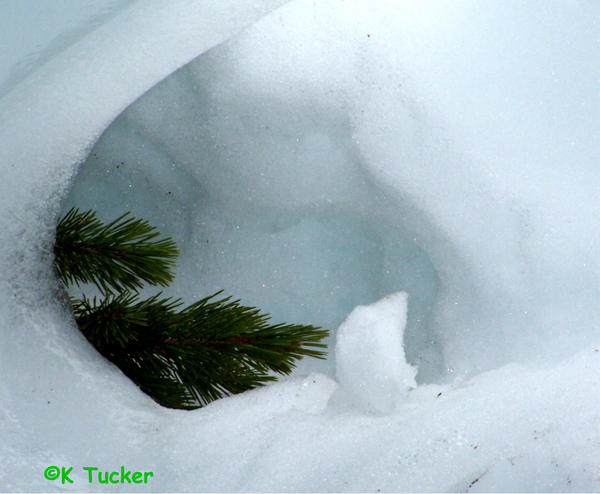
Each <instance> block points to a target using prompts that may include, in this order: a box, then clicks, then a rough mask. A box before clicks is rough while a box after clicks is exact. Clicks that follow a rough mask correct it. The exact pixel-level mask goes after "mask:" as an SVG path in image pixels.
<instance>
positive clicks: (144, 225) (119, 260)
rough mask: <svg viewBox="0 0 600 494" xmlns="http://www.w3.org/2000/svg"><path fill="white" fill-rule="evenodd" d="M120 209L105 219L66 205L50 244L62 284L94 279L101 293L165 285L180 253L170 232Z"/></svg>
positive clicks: (91, 281) (92, 280) (171, 275)
mask: <svg viewBox="0 0 600 494" xmlns="http://www.w3.org/2000/svg"><path fill="white" fill-rule="evenodd" d="M129 215H130V213H125V214H124V215H122V216H120V217H119V218H117V219H116V220H114V221H112V222H111V223H109V224H107V225H104V224H103V223H102V222H101V221H100V220H98V219H97V218H96V213H95V212H93V211H85V212H82V213H80V212H79V210H78V209H76V208H73V209H71V210H70V211H69V212H68V213H67V214H66V215H65V216H64V217H63V218H62V219H61V221H60V222H59V224H58V227H57V231H56V241H55V245H54V255H55V266H56V270H57V273H58V277H59V278H60V279H61V280H62V281H63V283H64V284H65V285H70V284H72V283H75V284H76V285H78V286H79V283H94V284H95V285H96V286H97V287H98V288H99V289H100V290H101V291H102V293H104V294H110V293H113V290H116V291H118V292H121V291H125V290H135V289H139V288H142V287H143V283H142V281H145V282H147V283H150V284H152V285H162V286H167V285H168V284H169V283H170V282H171V281H173V274H172V273H171V268H173V267H174V266H175V259H176V258H177V255H178V254H179V250H178V249H177V245H176V244H175V242H174V241H173V240H172V239H171V238H165V239H162V240H155V238H156V237H157V236H159V235H160V233H159V232H157V231H156V230H155V228H154V227H152V226H150V224H149V223H148V222H146V221H144V220H138V219H135V218H134V217H129Z"/></svg>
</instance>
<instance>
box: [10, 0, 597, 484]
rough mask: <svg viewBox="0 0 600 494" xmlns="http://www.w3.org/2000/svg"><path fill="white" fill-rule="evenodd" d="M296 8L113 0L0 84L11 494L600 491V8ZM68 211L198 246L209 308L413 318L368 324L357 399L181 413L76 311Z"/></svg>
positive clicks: (279, 390) (344, 383) (298, 392)
mask: <svg viewBox="0 0 600 494" xmlns="http://www.w3.org/2000/svg"><path fill="white" fill-rule="evenodd" d="M281 3H283V2H278V1H263V2H244V1H231V2H224V1H222V0H220V1H216V0H215V1H214V2H213V1H207V0H203V1H202V2H200V1H193V0H177V1H175V0H169V1H166V0H153V1H147V2H143V5H142V4H141V3H140V2H136V3H132V4H131V5H129V4H128V3H127V2H123V3H119V2H114V3H112V4H111V8H112V7H114V10H111V9H108V10H107V11H106V12H108V11H110V15H109V14H107V15H106V16H105V17H102V16H101V17H99V18H98V22H97V23H101V25H100V26H99V27H97V28H95V29H93V30H92V29H91V28H92V27H95V26H96V24H97V23H92V22H89V16H88V15H87V14H86V13H85V12H83V11H82V12H80V13H81V16H78V14H73V16H72V17H69V19H80V21H77V22H80V24H79V26H75V27H74V26H73V25H70V24H69V22H71V21H67V20H65V24H64V25H60V22H57V24H56V25H55V26H54V28H53V31H52V32H53V33H54V32H55V33H56V34H57V35H60V33H63V34H64V33H67V32H70V33H75V32H76V33H78V34H77V36H70V35H65V37H64V38H62V40H63V41H62V42H59V43H56V42H55V43H52V42H47V41H43V43H45V44H46V45H47V46H50V48H47V46H46V48H45V50H46V51H44V50H42V52H43V53H45V54H46V55H41V56H40V57H38V58H37V59H38V61H39V63H36V64H34V66H32V67H31V68H30V69H31V70H30V73H29V75H28V76H27V77H25V78H23V77H24V75H25V72H26V71H25V72H23V71H21V72H19V70H18V69H15V70H16V72H15V70H13V69H14V68H13V67H8V68H7V67H2V70H3V71H2V72H0V74H9V73H11V70H12V73H13V74H15V73H18V74H21V76H22V78H21V79H19V77H16V76H15V77H13V78H12V79H6V80H5V81H3V84H4V85H3V86H2V87H4V88H7V89H6V91H7V92H6V93H5V94H3V95H2V97H1V98H0V114H1V115H2V118H1V119H0V144H1V145H0V167H1V169H2V177H3V180H2V182H1V183H0V204H1V207H2V211H3V212H4V213H5V214H3V215H2V216H1V220H0V221H2V224H1V227H0V232H1V234H0V235H1V237H0V238H1V241H0V270H1V272H2V273H3V276H2V277H1V278H0V306H1V307H2V310H0V331H1V332H2V333H1V334H2V345H1V346H0V348H1V350H0V351H1V359H0V375H2V382H1V384H0V437H2V438H3V441H2V442H0V455H1V457H2V458H4V459H5V461H4V463H3V465H2V466H1V467H0V489H2V490H29V491H31V490H53V489H56V490H57V489H62V488H64V487H65V486H62V485H60V484H57V483H52V482H50V481H48V480H45V479H44V477H43V472H44V469H45V468H46V467H47V466H49V465H64V466H73V467H74V473H73V475H72V478H73V479H74V480H75V484H73V485H72V486H66V487H71V488H74V489H77V490H99V489H100V490H101V489H102V488H103V486H102V485H98V484H95V485H94V484H88V483H87V480H86V478H87V476H86V475H84V472H82V470H81V467H82V466H88V465H95V466H98V467H99V468H101V469H105V470H116V469H118V468H119V467H120V466H121V465H126V466H127V468H130V469H137V470H152V471H153V472H154V473H155V476H154V478H153V480H152V483H151V484H150V489H151V490H155V491H160V490H170V491H173V490H210V491H219V490H229V491H230V490H277V491H311V490H321V491H329V490H334V491H335V490H339V491H357V490H369V491H377V490H378V489H380V490H396V491H398V490H438V491H441V490H452V491H477V490H482V491H492V490H504V491H507V490H517V491H533V490H535V491H539V490H547V491H548V490H552V491H571V490H572V491H583V490H585V491H589V490H600V481H599V480H598V478H599V472H598V462H597V458H598V457H600V432H599V431H598V427H597V424H598V423H599V420H600V412H599V411H598V406H597V378H598V375H600V354H599V353H598V337H597V331H598V326H599V324H598V318H599V311H598V307H599V302H600V296H599V295H600V294H599V290H600V284H599V283H598V280H599V275H600V273H599V270H600V254H599V252H600V250H599V247H600V241H599V240H600V238H599V236H600V233H599V232H600V228H599V227H600V208H599V207H598V206H599V205H598V199H597V198H598V192H599V190H598V185H597V184H598V183H599V179H600V177H599V176H598V175H599V172H598V168H597V163H598V158H599V157H600V156H599V153H598V149H599V145H598V140H597V139H595V136H596V135H597V131H598V127H599V114H598V112H599V110H598V93H597V84H598V81H599V80H600V66H598V64H597V60H598V55H599V53H598V50H599V47H598V44H597V38H598V24H597V22H598V18H599V15H600V11H599V9H600V7H599V6H598V4H597V3H596V2H592V1H590V2H586V1H582V2H579V3H577V4H574V3H566V2H564V3H563V2H556V3H553V4H548V3H547V2H542V1H539V2H537V1H533V2H527V3H526V4H525V3H522V2H500V1H498V2H487V3H485V4H483V3H481V2H475V1H471V2H470V1H464V2H442V1H437V2H419V3H414V4H413V3H408V2H406V3H400V2H384V1H381V2H379V1H377V2H373V1H358V0H357V1H345V2H343V1H331V2H323V3H316V2H310V1H306V0H303V1H293V2H290V3H288V4H286V5H285V6H283V7H281V8H279V9H277V10H274V9H275V8H276V7H278V6H279V5H280V4H281ZM7 5H9V4H7ZM102 5H105V6H108V5H109V4H108V3H103V2H98V4H97V6H98V9H99V10H98V12H101V11H102ZM7 12H8V10H2V7H0V15H8V14H7ZM269 12H270V13H269ZM267 14H268V15H267ZM262 16H265V17H264V18H262V19H261V20H258V19H260V18H261V17H262ZM250 25H251V27H249V28H247V29H246V30H244V31H243V32H242V33H240V30H241V29H242V28H243V27H244V26H250ZM30 29H31V31H34V30H35V26H34V25H30ZM88 30H89V32H87V31H88ZM28 39H29V40H30V46H34V45H35V41H33V40H35V36H34V35H33V33H32V34H31V36H30V37H29V38H28ZM220 43H221V44H220ZM67 44H68V45H69V46H68V47H67V48H65V49H64V50H62V51H61V49H62V47H63V46H66V45H67ZM20 56H21V55H19V54H17V55H14V57H13V58H18V57H20ZM44 57H46V58H44ZM194 57H197V58H195V60H194V61H193V62H192V63H190V64H189V65H186V66H185V67H183V68H181V69H180V70H177V69H178V68H179V67H181V66H182V65H183V64H185V63H187V62H188V61H190V60H192V59H193V58H194ZM42 60H43V61H44V62H45V63H41V62H42ZM10 63H16V64H18V63H23V60H22V59H19V60H18V61H13V62H10ZM170 74H171V75H170ZM167 76H169V77H167ZM163 79H164V80H163ZM7 81H8V82H7ZM160 81H162V82H160ZM153 86H154V87H153ZM151 87H153V89H152V90H150V91H148V90H149V89H150V88H151ZM138 98H139V100H138ZM136 100H138V101H136ZM132 103H133V104H132ZM130 105H131V106H130ZM126 108H127V109H126ZM111 122H112V124H111ZM101 135H102V136H101ZM79 164H81V166H80V168H79V170H80V173H79V175H78V176H77V177H75V179H74V181H73V182H71V178H72V175H73V172H74V171H75V170H77V167H78V165H79ZM71 186H72V187H71ZM70 189H72V190H70ZM73 203H75V204H78V205H80V206H82V207H87V206H88V205H89V206H91V207H97V208H98V209H99V210H100V212H101V214H102V215H103V216H107V217H109V216H114V215H115V214H119V213H121V212H122V211H123V210H125V209H131V210H132V211H134V213H136V214H138V215H139V216H142V217H144V218H146V219H148V220H150V221H151V222H152V223H154V224H156V225H157V226H159V227H160V228H161V229H162V230H163V231H164V232H165V233H168V234H171V235H173V236H174V237H175V238H177V240H178V242H179V243H180V245H181V246H182V248H183V254H182V259H181V263H180V265H179V267H178V273H177V282H176V283H175V285H174V286H173V294H175V295H179V296H183V297H185V298H186V299H187V300H188V301H189V300H191V299H195V298H198V297H199V296H202V295H205V294H206V293H207V292H212V291H214V290H215V289H219V288H225V289H226V290H227V291H228V292H230V293H234V294H235V295H236V296H239V297H242V298H243V299H244V300H245V301H248V302H249V303H253V304H257V305H260V306H262V307H263V308H265V309H266V310H268V311H269V312H271V313H272V315H273V316H274V318H277V319H284V320H289V321H292V320H294V321H298V322H313V323H319V324H324V325H328V326H331V327H332V329H334V330H335V329H336V328H337V326H338V325H339V324H340V323H342V321H343V320H344V319H345V318H346V316H347V315H348V314H349V313H350V312H351V311H352V309H353V307H355V306H358V305H363V306H364V305H366V304H369V303H372V302H375V301H376V300H379V299H381V298H382V297H384V296H385V295H387V294H390V293H393V292H398V291H401V290H405V291H406V292H408V294H409V296H408V305H407V310H408V313H407V314H406V313H405V311H404V302H403V301H401V300H400V299H398V295H396V296H395V297H392V298H391V299H387V300H388V301H390V300H395V303H390V306H389V307H388V308H386V307H385V305H386V303H385V302H380V303H378V304H376V306H374V307H375V309H374V310H375V312H374V313H373V314H374V315H372V316H370V315H369V314H371V313H370V312H368V308H367V309H365V308H362V309H357V312H354V313H353V314H354V317H353V316H352V315H351V316H350V317H349V318H348V319H347V320H346V323H345V324H344V325H342V326H341V328H340V333H339V338H340V339H339V341H338V344H339V348H340V355H342V356H343V357H342V360H341V363H340V367H338V374H337V375H336V373H335V372H334V368H333V364H334V362H333V360H332V361H330V362H329V363H328V365H324V366H321V367H319V366H318V365H316V364H315V363H310V362H306V363H304V362H303V363H302V367H301V368H300V369H299V372H298V374H297V375H296V376H294V377H292V378H291V379H288V380H286V381H285V382H282V383H279V384H276V385H273V386H269V387H267V388H264V389H261V390H256V391H253V392H249V393H246V394H243V395H239V396H235V397H231V398H228V399H224V400H220V401H219V402H216V403H213V404H211V405H210V406H208V407H206V408H204V409H202V410H198V411H195V412H191V413H187V412H178V411H171V410H165V409H161V408H159V407H158V406H157V405H155V404H154V403H153V402H152V401H151V400H149V399H148V398H147V397H146V396H144V395H142V394H141V393H140V392H139V391H138V390H137V389H136V387H135V386H134V385H133V384H131V383H130V382H128V380H127V379H126V378H124V377H123V376H122V375H121V374H120V372H119V371H118V369H115V368H114V367H113V366H111V365H110V364H108V363H106V362H105V361H104V360H103V359H101V358H100V357H99V356H98V355H97V354H96V353H95V352H94V351H93V349H91V348H90V347H89V345H87V344H86V342H85V340H84V338H83V337H82V336H81V335H80V334H79V332H78V331H77V328H76V327H75V325H74V323H73V321H72V319H71V318H70V315H69V311H68V309H67V307H66V306H65V304H64V302H62V300H63V299H62V298H61V293H60V291H59V290H58V289H57V285H56V281H55V280H54V278H53V276H52V270H51V260H52V259H51V255H50V254H51V252H50V247H51V245H52V234H53V227H54V222H55V221H56V218H57V217H58V214H59V213H60V210H61V208H65V207H68V205H69V204H73ZM384 300H385V299H384ZM400 302H402V303H400ZM371 308H373V307H371ZM365 311H367V312H365ZM380 311H381V312H380ZM361 314H362V316H361V317H359V316H360V315H361ZM357 315H358V316H357ZM404 316H407V320H406V332H405V334H404V338H403V341H401V340H400V338H401V336H402V334H401V333H402V329H403V327H404V322H405V321H404V319H403V318H404ZM356 319H358V321H357V320H356ZM367 319H370V321H367ZM367 322H368V323H369V324H370V325H371V327H372V328H373V329H372V330H371V331H370V330H369V326H368V325H367ZM363 323H364V324H363ZM394 328H396V329H397V332H396V333H395V334H394ZM352 334H356V335H358V336H359V337H363V338H367V337H368V336H369V335H372V336H373V337H375V336H380V337H381V339H380V341H383V342H384V343H387V346H389V348H388V349H387V350H388V351H386V350H385V349H382V347H381V345H377V339H376V338H372V339H371V340H369V341H368V342H365V345H364V347H361V346H360V345H356V344H355V343H352V344H348V343H351V342H352V339H351V338H350V339H349V335H350V336H351V335H352ZM402 344H403V346H404V348H402ZM333 349H334V345H333V339H332V345H331V348H330V350H331V351H332V352H333ZM361 351H362V352H363V355H361V354H360V352H361ZM378 353H379V354H380V357H381V358H380V359H374V357H375V356H376V355H377V354H378ZM404 355H405V356H406V361H405V360H404ZM369 359H371V360H369ZM386 362H387V363H388V364H389V365H387V366H386V365H385V363H386ZM369 364H372V365H369ZM380 364H381V365H380ZM378 365H379V366H380V367H379V370H378V367H377V366H378ZM315 369H316V370H320V371H322V372H323V373H309V371H311V370H315ZM361 369H362V372H360V371H361ZM382 369H383V370H382ZM415 370H417V371H418V374H417V382H418V383H419V386H417V387H416V388H415V387H414V385H415V383H413V382H412V381H411V379H410V378H411V376H413V375H414V371H415ZM369 372H371V374H369ZM361 374H365V375H361ZM388 375H389V376H392V378H391V380H387V377H388ZM380 378H381V379H380ZM361 379H362V380H363V381H362V382H361ZM394 379H396V380H394ZM338 381H339V382H338ZM361 384H362V385H363V386H361ZM365 387H366V388H368V393H367V394H365V393H364V392H363V391H364V390H365ZM390 389H396V390H398V392H397V393H392V392H390ZM377 390H379V392H377ZM373 405H374V406H373ZM373 409H375V412H376V413H373V412H372V410H373ZM382 412H385V413H382ZM125 487H126V488H127V490H130V489H132V488H133V489H135V488H136V487H137V486H129V485H127V486H125ZM109 488H110V489H111V490H112V489H113V487H112V486H110V487H109ZM144 489H145V490H147V489H148V487H147V486H144Z"/></svg>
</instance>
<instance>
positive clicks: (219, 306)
mask: <svg viewBox="0 0 600 494" xmlns="http://www.w3.org/2000/svg"><path fill="white" fill-rule="evenodd" d="M217 295H218V293H217V294H215V295H212V296H210V297H206V298H204V299H202V300H200V301H198V302H196V303H194V304H192V305H190V306H188V307H186V308H184V309H181V310H179V307H180V306H181V305H182V302H181V300H179V299H177V300H172V299H170V298H162V299H161V298H160V294H158V295H155V296H153V297H151V298H149V299H146V300H142V301H139V300H138V296H137V294H131V293H128V292H126V293H123V294H120V295H118V296H115V295H109V296H107V297H106V299H104V300H102V301H97V300H96V299H93V300H89V299H87V298H84V299H82V300H75V301H73V308H74V313H75V317H76V320H77V323H78V325H79V327H80V329H81V331H82V332H83V334H84V335H85V336H86V337H87V339H88V340H89V341H90V342H91V343H92V344H93V345H94V346H95V347H96V348H97V349H98V350H99V351H100V353H102V354H103V355H104V356H105V357H107V358H108V359H110V360H111V361H113V362H114V363H115V364H117V365H118V366H119V367H120V368H121V369H122V370H123V372H125V374H127V375H128V376H129V377H130V378H131V379H132V380H133V381H134V382H135V383H136V384H138V386H140V388H141V389H142V390H144V391H145V392H146V393H148V394H149V395H150V396H152V397H153V398H154V399H155V400H156V401H157V402H159V403H161V404H162V405H165V406H168V407H172V408H198V407H200V406H203V405H205V404H207V403H209V402H210V401H213V400H215V399H217V398H221V397H223V396H225V395H227V394H230V393H239V392H242V391H245V390H248V389H252V388H255V387H257V386H261V385H264V384H266V383H267V382H270V381H273V380H275V379H276V378H275V377H274V376H273V375H271V374H270V372H276V373H279V374H289V373H290V372H291V371H292V370H293V368H294V367H295V361H296V360H298V359H301V358H303V357H304V356H311V357H316V358H324V357H325V355H326V353H325V352H324V351H323V350H321V349H324V348H326V345H325V344H324V343H321V340H322V339H323V338H324V337H326V336H327V335H328V331H326V330H323V329H320V328H317V327H314V326H302V325H287V324H276V325H272V324H269V316H268V315H267V314H261V313H260V312H259V311H258V310H257V309H254V308H251V307H244V306H241V305H240V304H239V301H233V302H231V301H230V299H229V298H225V299H221V300H214V298H215V297H216V296H217Z"/></svg>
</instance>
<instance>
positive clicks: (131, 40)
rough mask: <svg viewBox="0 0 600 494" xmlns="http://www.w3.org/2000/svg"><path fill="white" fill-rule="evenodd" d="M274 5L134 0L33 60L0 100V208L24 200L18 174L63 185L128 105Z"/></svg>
mask: <svg viewBox="0 0 600 494" xmlns="http://www.w3.org/2000/svg"><path fill="white" fill-rule="evenodd" d="M283 3H285V2H284V0H263V1H261V2H252V3H251V4H250V3H248V2H243V1H239V0H229V1H223V0H149V1H145V2H138V3H135V4H133V5H132V6H131V7H130V8H128V9H127V10H125V11H124V12H123V13H122V14H120V15H119V16H117V17H116V18H114V19H111V20H110V21H109V22H107V23H106V24H104V25H102V26H100V27H99V28H97V29H96V30H94V31H92V32H91V33H89V34H88V35H87V36H85V37H84V38H83V39H81V40H80V41H79V42H77V43H75V44H74V45H72V46H70V47H69V48H67V49H66V50H65V51H64V52H63V53H61V54H60V55H58V56H56V57H55V58H53V59H52V60H50V61H48V62H47V63H46V64H45V65H43V66H41V67H40V68H39V69H38V70H36V71H35V72H33V73H32V74H31V75H30V76H29V77H28V78H27V79H25V80H24V81H23V82H22V83H21V84H20V85H18V86H17V87H16V88H15V89H14V90H13V91H11V92H10V93H9V94H7V95H6V96H5V97H4V98H2V100H0V113H1V114H2V115H3V118H2V120H1V121H0V142H3V143H11V145H10V146H7V145H3V146H0V163H1V164H2V168H3V181H2V184H0V190H1V191H2V193H1V194H0V197H1V199H0V201H1V202H0V204H1V205H2V207H5V208H6V210H16V211H18V210H19V209H21V205H22V204H23V203H24V202H25V201H28V200H32V199H33V198H32V197H31V196H30V195H29V194H28V193H26V192H25V191H23V187H19V185H20V182H21V181H22V177H23V176H28V177H29V183H34V182H36V181H40V180H44V179H46V180H47V181H48V182H46V184H45V185H46V187H47V189H48V190H49V191H51V192H47V194H50V193H54V192H55V191H56V189H58V188H59V187H61V186H63V187H64V185H65V181H66V180H68V178H69V177H70V176H71V174H72V172H73V166H74V164H76V163H78V162H79V161H81V159H83V157H84V156H85V153H86V151H87V150H88V149H89V147H90V146H91V145H92V144H93V143H94V142H95V140H96V139H97V138H98V136H99V135H100V133H101V132H102V131H103V130H104V129H105V128H106V127H107V125H108V124H109V123H110V122H111V121H112V120H113V119H114V118H115V117H116V116H117V115H118V114H119V113H120V112H121V111H122V110H123V109H124V108H126V107H127V106H128V105H129V104H130V103H131V102H133V101H134V100H135V99H137V98H138V97H139V96H140V95H142V94H143V93H144V92H146V91H147V90H148V89H149V88H151V87H152V86H153V85H155V84H156V83H157V82H158V81H160V80H162V79H163V78H165V77H166V76H167V75H169V74H171V73H172V72H174V71H175V70H176V69H177V68H179V67H181V66H182V65H184V64H185V63H187V62H189V61H190V60H192V59H193V58H194V57H196V56H198V55H200V54H201V53H203V52H205V51H207V50H208V49H210V48H212V47H213V46H215V45H217V44H219V43H221V42H223V41H224V40H225V39H227V38H229V37H231V36H232V35H234V34H235V33H237V32H238V31H239V30H241V29H242V28H244V27H245V26H247V25H249V24H251V23H252V22H255V21H256V20H258V19H259V18H260V17H262V16H264V15H266V14H267V13H268V12H269V11H271V10H273V9H275V8H276V7H278V6H280V5H282V4H283ZM49 171H52V172H53V173H52V175H51V176H47V175H46V174H47V173H48V172H49ZM55 171H58V172H61V173H59V175H58V176H55V175H54V172H55ZM19 190H21V192H20V193H19V192H18V191H19ZM16 194H18V196H16ZM15 196H16V197H15ZM55 202H56V201H55Z"/></svg>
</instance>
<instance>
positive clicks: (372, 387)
mask: <svg viewBox="0 0 600 494" xmlns="http://www.w3.org/2000/svg"><path fill="white" fill-rule="evenodd" d="M407 298H408V297H407V294H406V293H404V292H399V293H394V294H391V295H388V296H386V297H385V298H383V299H381V300H379V301H378V302H375V303H373V304H371V305H368V306H359V307H356V308H355V309H354V310H353V311H352V312H351V313H350V315H349V316H348V317H347V318H346V320H345V321H344V322H343V323H342V325H341V326H340V327H339V328H338V330H337V333H336V340H335V371H336V377H337V379H338V382H339V383H340V384H341V385H342V387H343V388H344V389H345V390H346V391H347V392H348V394H349V395H350V396H351V398H352V399H353V400H354V401H355V402H357V403H358V404H359V406H361V407H364V408H366V409H367V410H369V409H370V410H374V411H376V412H380V413H388V412H390V411H392V410H393V409H394V408H396V406H397V404H398V403H399V402H400V401H401V400H402V399H403V398H404V397H405V395H406V392H407V391H408V390H409V389H411V388H416V386H417V384H416V382H415V375H416V373H417V371H416V369H415V368H414V367H413V366H411V365H409V364H408V363H407V362H406V356H405V354H404V343H403V336H404V330H405V328H406V311H407Z"/></svg>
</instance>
